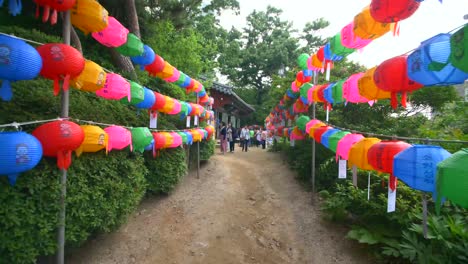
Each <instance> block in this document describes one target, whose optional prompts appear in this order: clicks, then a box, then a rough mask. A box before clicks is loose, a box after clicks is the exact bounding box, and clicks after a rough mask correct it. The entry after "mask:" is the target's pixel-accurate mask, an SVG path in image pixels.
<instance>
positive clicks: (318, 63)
mask: <svg viewBox="0 0 468 264" xmlns="http://www.w3.org/2000/svg"><path fill="white" fill-rule="evenodd" d="M312 66H314V67H315V68H317V69H323V67H324V63H323V62H322V61H320V60H319V58H318V57H317V54H314V55H312Z"/></svg>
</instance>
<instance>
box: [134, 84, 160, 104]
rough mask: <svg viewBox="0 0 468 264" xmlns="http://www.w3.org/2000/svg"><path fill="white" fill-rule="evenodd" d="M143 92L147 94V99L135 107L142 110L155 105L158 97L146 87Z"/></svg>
mask: <svg viewBox="0 0 468 264" xmlns="http://www.w3.org/2000/svg"><path fill="white" fill-rule="evenodd" d="M143 91H144V92H145V97H144V99H143V101H141V102H139V103H138V104H136V105H135V107H136V108H142V109H148V108H151V107H152V106H153V105H154V102H156V97H155V96H154V92H153V91H151V90H150V89H148V88H146V87H143Z"/></svg>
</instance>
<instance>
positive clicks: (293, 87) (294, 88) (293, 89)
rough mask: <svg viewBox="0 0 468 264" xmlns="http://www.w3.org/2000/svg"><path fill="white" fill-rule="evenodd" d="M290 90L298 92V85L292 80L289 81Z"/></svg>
mask: <svg viewBox="0 0 468 264" xmlns="http://www.w3.org/2000/svg"><path fill="white" fill-rule="evenodd" d="M291 90H292V91H293V92H295V93H298V92H299V87H297V85H296V81H293V82H292V83H291Z"/></svg>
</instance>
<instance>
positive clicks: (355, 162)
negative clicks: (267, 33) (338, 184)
mask: <svg viewBox="0 0 468 264" xmlns="http://www.w3.org/2000/svg"><path fill="white" fill-rule="evenodd" d="M296 125H297V126H295V127H293V128H285V127H283V126H280V127H277V128H275V126H271V125H270V124H268V127H270V128H271V129H270V133H272V134H274V135H276V136H280V137H287V138H289V139H290V140H302V139H304V138H305V137H304V135H309V137H310V138H313V139H314V140H315V141H316V142H317V143H321V144H322V145H324V146H325V147H326V148H328V149H329V150H331V151H333V152H335V153H336V159H337V160H338V159H342V160H347V163H348V167H349V168H351V167H353V166H355V167H356V168H359V169H362V170H374V171H377V172H379V173H387V174H389V175H390V180H389V181H390V184H389V188H390V189H391V190H395V189H396V188H397V180H398V179H399V180H401V181H403V182H404V183H405V184H406V185H408V186H409V187H411V188H413V189H415V190H419V191H423V192H430V193H432V195H433V197H434V200H435V201H437V203H436V208H437V210H439V209H440V205H441V201H442V200H443V199H449V200H450V201H452V202H453V203H455V204H458V205H460V206H462V207H464V208H468V197H467V196H466V195H465V194H466V191H467V190H468V167H467V166H465V164H466V162H468V149H462V150H460V151H458V152H456V153H455V154H453V155H452V154H450V153H449V152H448V151H446V150H445V149H443V148H441V147H440V146H434V145H411V144H408V143H406V142H403V141H399V140H380V139H378V138H366V137H364V136H363V135H361V134H355V133H351V132H349V131H343V130H340V129H336V128H333V127H332V126H328V125H326V124H325V123H323V122H321V121H320V120H316V119H313V120H310V119H309V117H307V116H300V117H299V118H298V119H297V120H296Z"/></svg>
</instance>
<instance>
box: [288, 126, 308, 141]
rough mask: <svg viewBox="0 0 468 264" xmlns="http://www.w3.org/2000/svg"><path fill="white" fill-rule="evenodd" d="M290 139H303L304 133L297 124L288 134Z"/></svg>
mask: <svg viewBox="0 0 468 264" xmlns="http://www.w3.org/2000/svg"><path fill="white" fill-rule="evenodd" d="M289 139H290V140H304V139H305V134H304V132H303V131H301V130H300V129H299V128H298V127H297V126H295V127H294V128H293V129H292V131H291V132H290V134H289Z"/></svg>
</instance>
